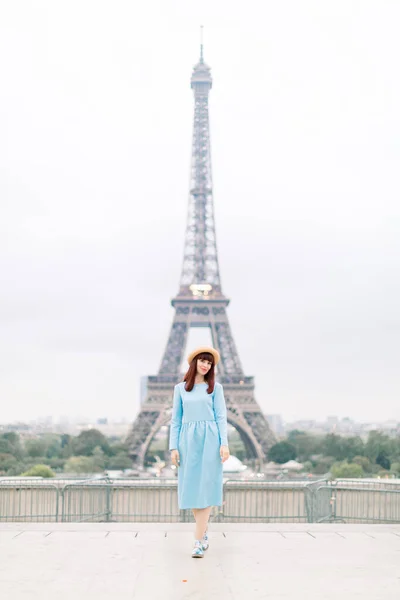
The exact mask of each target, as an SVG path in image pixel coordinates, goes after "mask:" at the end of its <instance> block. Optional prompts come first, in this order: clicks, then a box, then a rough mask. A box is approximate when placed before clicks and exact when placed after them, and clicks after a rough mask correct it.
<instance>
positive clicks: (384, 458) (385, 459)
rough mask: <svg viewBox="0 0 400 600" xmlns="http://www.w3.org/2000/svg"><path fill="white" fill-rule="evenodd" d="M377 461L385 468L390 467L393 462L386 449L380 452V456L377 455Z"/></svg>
mask: <svg viewBox="0 0 400 600" xmlns="http://www.w3.org/2000/svg"><path fill="white" fill-rule="evenodd" d="M375 462H376V464H377V465H380V466H381V467H382V468H383V469H385V470H389V469H390V464H391V463H390V458H389V456H388V454H387V452H386V451H385V450H381V451H380V452H379V454H378V456H377V457H376V460H375Z"/></svg>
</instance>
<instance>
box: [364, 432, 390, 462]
mask: <svg viewBox="0 0 400 600" xmlns="http://www.w3.org/2000/svg"><path fill="white" fill-rule="evenodd" d="M381 452H384V453H385V455H386V456H387V457H391V456H392V454H394V453H395V452H396V440H393V439H392V438H390V437H389V436H388V435H386V434H384V433H382V432H381V431H370V433H369V435H368V440H367V443H366V444H365V453H364V454H365V456H368V458H369V459H370V461H371V462H374V463H376V459H377V458H378V456H379V454H380V453H381Z"/></svg>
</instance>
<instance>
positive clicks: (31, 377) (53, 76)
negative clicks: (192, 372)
mask: <svg viewBox="0 0 400 600" xmlns="http://www.w3.org/2000/svg"><path fill="white" fill-rule="evenodd" d="M0 6H1V9H0V86H1V94H0V202H1V221H0V276H1V293H0V399H1V415H0V421H1V422H4V421H8V420H14V419H29V418H34V417H36V416H40V415H55V416H58V415H69V416H74V415H87V416H91V417H98V416H109V417H116V418H118V417H121V416H126V417H129V418H133V417H134V416H135V414H136V413H137V410H138V406H139V389H140V377H141V376H143V375H151V374H156V373H157V370H158V367H159V363H160V361H161V357H162V354H163V352H164V348H165V344H166V342H167V337H168V333H169V328H170V325H171V322H172V318H173V309H172V307H171V306H170V299H171V298H172V297H173V296H174V295H175V294H176V293H177V291H178V286H179V277H180V269H181V263H182V256H183V243H184V231H185V218H186V208H187V200H188V185H189V165H190V150H191V132H192V112H193V98H192V91H191V89H190V76H191V71H192V67H193V65H194V64H195V63H196V62H197V60H198V56H199V26H200V25H201V24H204V26H205V59H206V62H207V63H208V64H209V65H210V66H211V68H212V75H213V79H214V86H213V89H212V91H211V95H210V119H211V140H212V159H213V176H214V201H215V213H216V227H217V243H218V250H219V260H220V268H221V278H222V286H223V291H224V293H225V294H226V295H227V296H228V297H229V298H231V304H230V306H229V308H228V314H229V318H230V322H231V327H232V330H233V334H234V337H235V340H236V344H237V347H238V350H239V355H240V357H241V360H242V363H243V366H244V369H245V372H246V374H247V375H254V376H255V382H256V397H257V399H258V401H259V403H260V405H261V406H262V408H263V410H264V411H265V412H267V413H281V414H282V415H283V417H284V418H285V419H287V420H291V419H294V418H298V417H309V418H323V417H325V416H326V415H329V414H338V415H339V416H350V417H354V418H356V419H360V420H363V419H365V420H367V419H379V420H384V419H387V418H396V419H400V368H399V365H400V343H399V340H400V317H399V306H400V283H399V272H400V202H399V191H400V183H399V172H400V164H399V163H400V117H399V107H400V80H399V56H400V36H399V22H400V4H399V2H398V1H397V0H393V1H389V0H376V1H368V0H360V1H358V2H356V1H351V0H335V1H334V2H333V1H332V2H328V1H321V0H315V1H311V0H301V1H299V0H292V1H289V0H288V1H282V2H278V1H273V2H271V1H268V0H263V1H261V0H259V1H257V2H256V1H251V0H250V1H248V2H244V1H241V2H238V1H236V2H235V1H232V0H218V2H216V1H215V0H203V1H202V2H192V1H188V0H174V1H171V0H169V1H168V2H165V0H164V1H163V0H147V1H146V2H144V1H138V0H137V1H132V0H129V1H122V0H118V1H115V2H111V1H108V2H105V1H100V0H79V1H75V0H74V1H71V0H69V1H68V2H67V1H60V0H47V1H44V0H42V1H40V0H36V1H35V2H30V1H15V2H9V1H7V0H3V1H2V2H1V4H0ZM195 334H196V335H195ZM205 334H207V335H208V333H207V332H206V331H202V330H197V331H196V332H194V333H193V334H191V336H190V339H189V346H190V348H191V347H192V346H193V345H194V344H197V343H199V342H200V343H201V342H203V341H206V342H208V341H209V339H208V337H207V336H206V337H204V336H205Z"/></svg>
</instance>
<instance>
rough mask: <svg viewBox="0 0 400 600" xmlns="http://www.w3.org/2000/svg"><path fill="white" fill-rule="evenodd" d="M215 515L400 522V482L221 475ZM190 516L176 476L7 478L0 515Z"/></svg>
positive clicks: (46, 518)
mask: <svg viewBox="0 0 400 600" xmlns="http://www.w3.org/2000/svg"><path fill="white" fill-rule="evenodd" d="M212 519H213V520H214V521H219V522H222V521H224V522H231V523H232V522H233V523H285V522H286V523H323V522H343V523H400V482H394V483H392V482H391V481H390V480H384V481H382V480H379V481H376V480H372V481H367V480H362V479H361V480H338V481H333V482H330V481H327V480H320V481H313V482H308V481H284V482H282V481H252V482H249V481H238V480H231V481H226V482H225V483H224V495H223V506H221V507H214V508H213V512H212ZM24 521H25V522H158V523H165V522H169V523H171V522H188V521H193V515H192V512H191V511H190V510H179V508H178V498H177V481H176V479H173V480H167V479H143V480H137V479H135V480H129V479H110V478H108V477H103V478H96V479H74V480H72V479H51V480H49V479H28V478H21V479H19V480H16V479H15V478H13V479H9V480H7V479H5V480H4V479H3V480H1V481H0V523H1V522H24Z"/></svg>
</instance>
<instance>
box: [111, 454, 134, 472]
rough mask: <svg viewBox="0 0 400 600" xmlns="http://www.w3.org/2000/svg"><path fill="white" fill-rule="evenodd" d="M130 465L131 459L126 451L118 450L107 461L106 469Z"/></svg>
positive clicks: (128, 466) (129, 466) (122, 467)
mask: <svg viewBox="0 0 400 600" xmlns="http://www.w3.org/2000/svg"><path fill="white" fill-rule="evenodd" d="M131 467H132V459H131V458H129V456H128V455H127V453H126V452H118V454H116V455H115V456H112V457H111V458H110V460H109V462H108V467H107V468H108V469H118V470H119V469H130V468H131Z"/></svg>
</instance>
